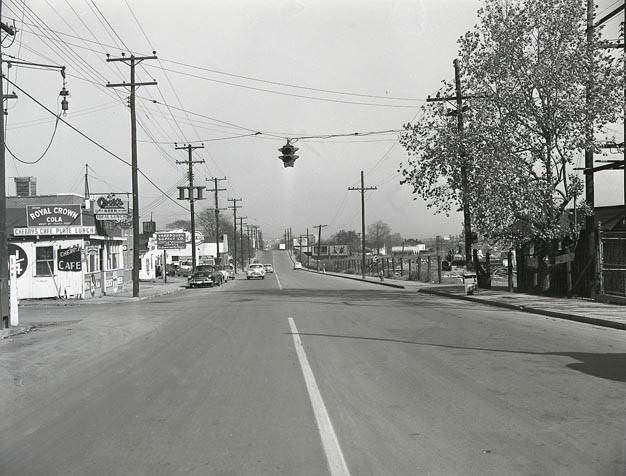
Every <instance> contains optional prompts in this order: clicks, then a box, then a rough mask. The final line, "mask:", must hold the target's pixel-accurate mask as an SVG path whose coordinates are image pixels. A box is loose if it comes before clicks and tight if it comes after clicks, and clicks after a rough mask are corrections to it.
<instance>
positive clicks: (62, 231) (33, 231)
mask: <svg viewBox="0 0 626 476" xmlns="http://www.w3.org/2000/svg"><path fill="white" fill-rule="evenodd" d="M95 234H96V227H95V226H35V227H33V226H28V227H23V228H13V235H14V236H53V235H95Z"/></svg>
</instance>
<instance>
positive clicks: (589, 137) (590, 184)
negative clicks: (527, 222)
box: [574, 0, 597, 296]
mask: <svg viewBox="0 0 626 476" xmlns="http://www.w3.org/2000/svg"><path fill="white" fill-rule="evenodd" d="M594 12H595V0H587V54H588V55H589V59H590V60H591V61H593V55H594V47H593V42H594V25H593V21H594ZM592 90H593V74H590V75H589V78H588V83H587V87H586V92H585V102H586V104H587V114H589V115H590V113H589V108H590V107H591V104H590V102H591V91H592ZM593 136H594V134H593V120H592V119H591V118H589V117H588V118H587V121H586V124H585V142H586V148H585V168H588V169H591V168H593V147H594V144H593ZM594 187H595V185H594V177H593V174H585V201H586V202H587V204H588V205H589V207H591V214H590V215H588V216H587V217H585V235H586V238H587V255H588V258H587V259H588V260H589V262H590V263H591V265H590V266H589V267H588V269H589V270H590V271H589V274H588V276H589V277H590V279H589V281H588V283H589V285H590V292H591V296H593V295H594V294H595V287H596V286H595V282H596V264H595V263H596V259H597V257H596V230H595V228H596V223H595V190H594ZM575 209H576V204H574V210H575Z"/></svg>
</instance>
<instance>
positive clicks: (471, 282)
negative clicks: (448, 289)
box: [463, 273, 477, 294]
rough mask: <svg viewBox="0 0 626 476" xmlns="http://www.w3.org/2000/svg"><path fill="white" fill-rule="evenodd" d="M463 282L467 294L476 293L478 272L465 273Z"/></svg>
mask: <svg viewBox="0 0 626 476" xmlns="http://www.w3.org/2000/svg"><path fill="white" fill-rule="evenodd" d="M463 284H464V285H465V294H474V292H475V291H476V289H477V288H476V274H475V273H464V274H463Z"/></svg>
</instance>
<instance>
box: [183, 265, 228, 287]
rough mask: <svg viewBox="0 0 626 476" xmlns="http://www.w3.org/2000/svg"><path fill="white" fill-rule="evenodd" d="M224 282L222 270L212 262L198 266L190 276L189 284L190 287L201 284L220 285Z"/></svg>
mask: <svg viewBox="0 0 626 476" xmlns="http://www.w3.org/2000/svg"><path fill="white" fill-rule="evenodd" d="M223 282H224V275H223V274H222V272H221V271H220V270H219V269H217V268H216V267H215V266H213V265H211V264H201V265H198V266H196V271H195V272H194V273H193V274H192V275H191V276H189V278H188V279H187V284H188V285H189V287H190V288H195V287H201V286H220V285H221V284H222V283H223Z"/></svg>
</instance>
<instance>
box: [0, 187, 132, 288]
mask: <svg viewBox="0 0 626 476" xmlns="http://www.w3.org/2000/svg"><path fill="white" fill-rule="evenodd" d="M7 228H8V230H9V232H10V233H11V234H10V236H9V254H10V255H13V256H15V258H16V280H17V289H18V297H19V299H29V298H62V299H87V298H91V297H97V296H101V295H104V294H114V293H117V292H120V291H121V290H123V289H124V288H125V287H126V286H127V284H128V281H130V280H129V279H128V276H129V275H130V273H129V271H128V270H127V269H125V261H126V260H125V259H124V254H125V253H124V252H123V251H124V249H125V248H126V243H127V238H126V237H123V236H114V234H112V233H109V232H108V231H107V230H105V228H106V227H105V226H104V225H103V224H102V222H100V221H98V220H97V218H96V216H95V213H94V206H93V201H91V200H85V198H84V197H82V196H80V195H77V194H62V195H39V196H28V197H7Z"/></svg>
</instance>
